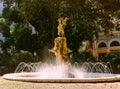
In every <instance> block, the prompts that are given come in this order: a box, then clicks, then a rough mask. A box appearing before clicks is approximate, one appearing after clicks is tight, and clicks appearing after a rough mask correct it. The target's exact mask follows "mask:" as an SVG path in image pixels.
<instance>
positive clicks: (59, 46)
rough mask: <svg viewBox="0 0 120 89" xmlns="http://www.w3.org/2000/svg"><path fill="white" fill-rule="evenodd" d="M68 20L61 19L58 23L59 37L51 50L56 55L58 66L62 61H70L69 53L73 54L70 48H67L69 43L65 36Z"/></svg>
mask: <svg viewBox="0 0 120 89" xmlns="http://www.w3.org/2000/svg"><path fill="white" fill-rule="evenodd" d="M67 20H68V18H67V17H66V18H59V19H58V22H59V25H58V27H57V28H58V36H59V37H56V38H55V40H54V47H53V48H52V49H51V50H49V51H50V52H53V53H55V55H56V62H57V64H60V63H61V61H64V60H67V59H68V53H70V52H72V51H71V50H70V49H69V48H67V41H66V37H65V34H64V29H65V27H66V25H67V23H66V22H67Z"/></svg>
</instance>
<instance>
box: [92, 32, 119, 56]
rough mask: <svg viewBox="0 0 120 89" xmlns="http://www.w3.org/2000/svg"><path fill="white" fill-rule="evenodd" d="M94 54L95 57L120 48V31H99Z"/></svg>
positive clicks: (93, 49) (94, 42)
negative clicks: (106, 32) (108, 32)
mask: <svg viewBox="0 0 120 89" xmlns="http://www.w3.org/2000/svg"><path fill="white" fill-rule="evenodd" d="M92 44H93V47H92V54H93V56H94V57H97V58H99V57H103V56H104V55H105V54H106V53H109V52H116V51H118V50H120V31H112V32H111V33H110V34H105V33H99V35H98V38H97V39H96V40H94V41H93V43H92Z"/></svg>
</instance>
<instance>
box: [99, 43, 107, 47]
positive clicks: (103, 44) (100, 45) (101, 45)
mask: <svg viewBox="0 0 120 89" xmlns="http://www.w3.org/2000/svg"><path fill="white" fill-rule="evenodd" d="M103 47H107V45H106V44H105V43H104V42H101V43H100V44H99V45H98V48H103Z"/></svg>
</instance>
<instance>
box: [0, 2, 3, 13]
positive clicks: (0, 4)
mask: <svg viewBox="0 0 120 89" xmlns="http://www.w3.org/2000/svg"><path fill="white" fill-rule="evenodd" d="M2 8H3V3H1V2H0V14H1V13H2Z"/></svg>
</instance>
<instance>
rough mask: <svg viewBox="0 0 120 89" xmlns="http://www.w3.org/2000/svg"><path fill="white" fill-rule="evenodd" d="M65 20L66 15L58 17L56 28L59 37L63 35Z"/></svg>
mask: <svg viewBox="0 0 120 89" xmlns="http://www.w3.org/2000/svg"><path fill="white" fill-rule="evenodd" d="M67 21H68V18H67V17H66V18H63V17H61V18H59V19H58V22H59V25H58V27H57V29H58V35H59V36H60V37H63V36H65V33H64V29H65V27H66V25H67Z"/></svg>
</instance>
